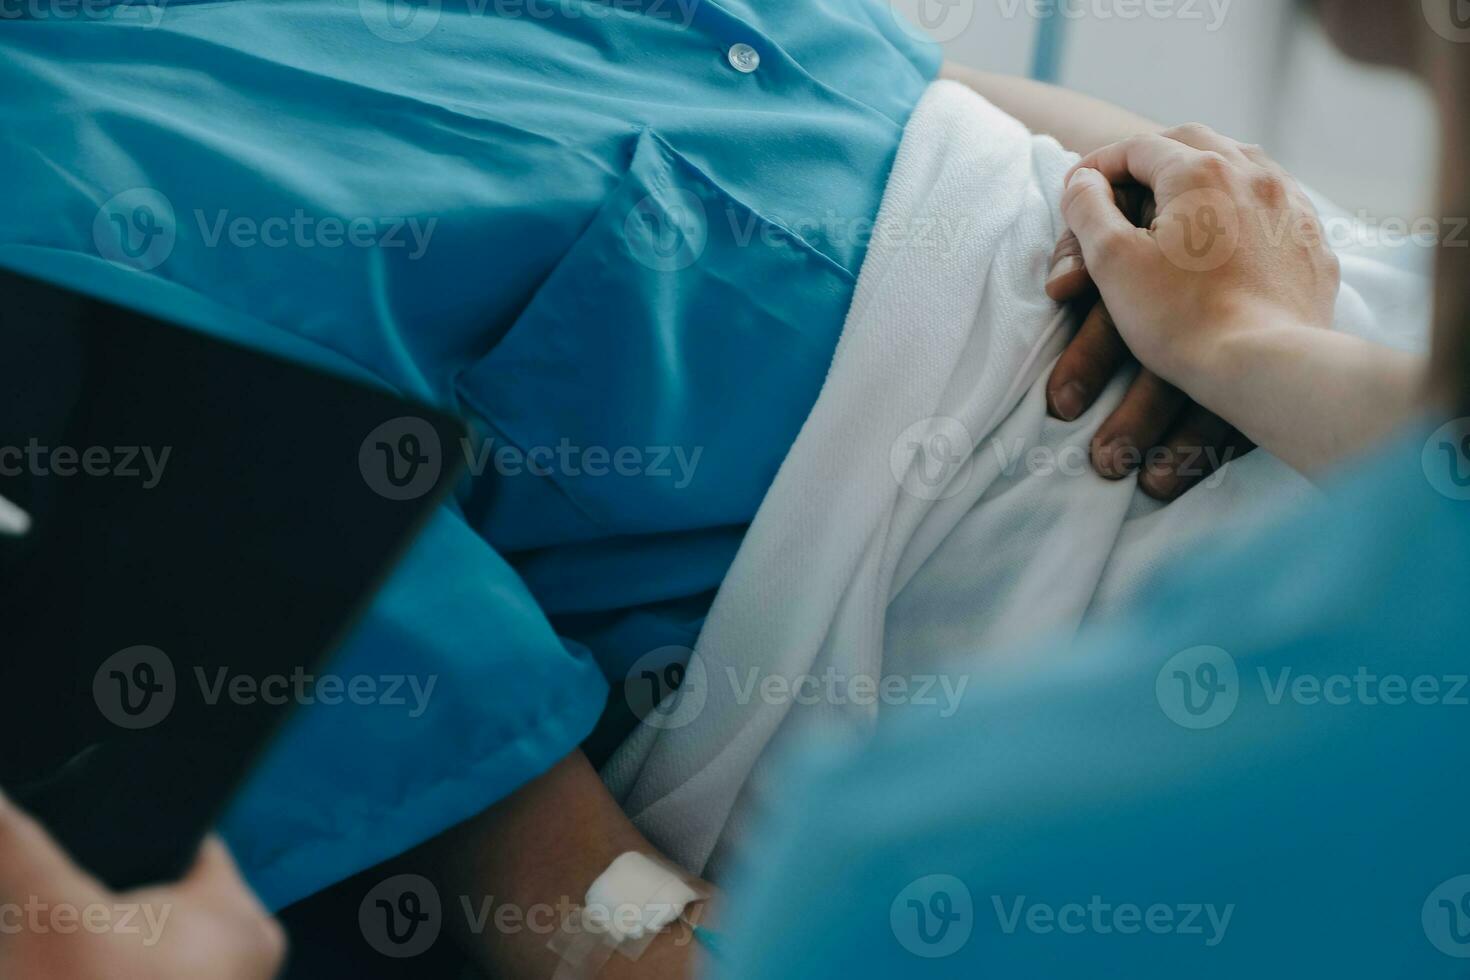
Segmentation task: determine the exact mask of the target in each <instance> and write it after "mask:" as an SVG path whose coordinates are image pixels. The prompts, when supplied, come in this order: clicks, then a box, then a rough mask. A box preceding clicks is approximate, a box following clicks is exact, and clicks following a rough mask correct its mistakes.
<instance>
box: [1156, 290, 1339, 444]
mask: <svg viewBox="0 0 1470 980" xmlns="http://www.w3.org/2000/svg"><path fill="white" fill-rule="evenodd" d="M1217 322H1223V323H1226V324H1228V325H1225V326H1218V327H1215V328H1212V329H1210V330H1208V331H1201V332H1200V334H1199V336H1198V337H1196V338H1195V339H1194V340H1193V342H1191V343H1189V344H1184V345H1180V346H1179V347H1178V348H1177V349H1176V350H1175V351H1174V352H1173V354H1174V356H1173V357H1172V358H1170V361H1171V363H1169V364H1167V365H1166V366H1165V369H1164V370H1162V371H1159V372H1158V373H1159V374H1160V376H1161V377H1163V378H1165V379H1166V380H1167V381H1169V382H1170V383H1171V384H1173V385H1174V386H1175V387H1176V388H1179V389H1180V390H1181V391H1183V392H1184V393H1185V394H1187V395H1189V397H1190V398H1192V399H1194V400H1195V401H1196V402H1198V403H1199V404H1201V405H1204V406H1205V407H1206V408H1209V409H1210V410H1211V411H1212V412H1214V413H1215V414H1217V415H1220V416H1221V417H1224V418H1226V419H1229V418H1231V417H1232V416H1234V415H1237V414H1239V413H1238V409H1237V406H1239V405H1240V403H1241V402H1242V400H1246V401H1249V400H1250V399H1251V398H1253V397H1255V396H1254V395H1253V394H1252V392H1253V388H1254V386H1255V383H1256V382H1259V381H1261V380H1263V379H1264V378H1265V377H1267V376H1268V375H1269V374H1270V372H1271V370H1272V369H1273V368H1274V367H1276V366H1278V365H1280V363H1281V361H1282V359H1283V358H1284V357H1290V356H1291V353H1292V351H1294V350H1300V349H1302V348H1304V347H1307V346H1309V345H1310V336H1311V335H1312V334H1317V333H1320V331H1321V328H1320V327H1318V326H1315V325H1312V324H1307V323H1304V322H1301V321H1300V320H1297V319H1295V318H1293V317H1291V316H1289V315H1287V314H1284V313H1283V312H1281V311H1280V310H1278V309H1270V308H1268V309H1242V310H1240V311H1239V312H1236V313H1233V314H1231V315H1230V316H1229V317H1227V318H1224V320H1223V321H1217Z"/></svg>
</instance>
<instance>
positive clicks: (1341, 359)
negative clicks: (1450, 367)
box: [1176, 325, 1426, 475]
mask: <svg viewBox="0 0 1470 980" xmlns="http://www.w3.org/2000/svg"><path fill="white" fill-rule="evenodd" d="M1195 362H1196V367H1195V368H1194V369H1185V370H1184V371H1182V372H1181V375H1180V377H1179V378H1178V379H1177V381H1176V383H1177V384H1179V385H1180V387H1182V388H1183V389H1184V390H1185V391H1187V392H1188V393H1189V394H1190V395H1191V396H1192V397H1193V398H1194V399H1195V400H1196V401H1198V402H1199V403H1200V404H1202V405H1204V406H1205V407H1207V408H1209V409H1210V410H1211V411H1213V412H1215V413H1216V414H1218V415H1219V416H1220V417H1222V418H1224V419H1226V420H1227V421H1229V422H1230V423H1231V424H1232V425H1234V426H1235V427H1236V428H1238V429H1239V430H1240V431H1241V432H1243V433H1244V434H1245V435H1246V436H1248V437H1249V438H1250V439H1251V440H1253V441H1254V442H1256V443H1257V444H1258V445H1260V446H1262V447H1264V448H1265V449H1267V450H1268V451H1269V452H1271V453H1272V454H1273V455H1275V456H1277V457H1279V458H1280V459H1282V460H1284V461H1285V462H1286V463H1288V464H1289V465H1290V466H1292V467H1293V468H1295V469H1296V470H1298V471H1299V472H1302V473H1304V474H1307V475H1312V474H1314V473H1318V472H1320V471H1322V470H1324V469H1326V468H1328V467H1330V466H1332V465H1333V464H1335V463H1337V462H1339V461H1341V460H1344V459H1347V458H1349V457H1351V456H1354V455H1357V454H1359V453H1361V452H1364V451H1366V450H1368V449H1369V448H1371V447H1372V446H1373V445H1375V444H1377V443H1379V442H1381V441H1382V440H1383V439H1384V438H1385V437H1387V436H1389V435H1391V434H1392V433H1393V431H1394V430H1396V429H1397V428H1399V427H1400V426H1402V425H1404V424H1406V423H1407V422H1408V421H1410V420H1411V419H1412V418H1413V417H1414V415H1415V414H1416V412H1417V411H1418V410H1419V407H1420V405H1421V404H1422V403H1421V398H1422V392H1423V385H1424V372H1425V368H1426V362H1425V361H1424V360H1423V359H1422V358H1419V357H1415V356H1413V355H1410V354H1405V353H1402V352H1399V351H1394V350H1391V349H1389V348H1386V347H1381V346H1379V345H1377V344H1373V343H1370V342H1368V341H1366V340H1361V339H1359V338H1357V337H1352V336H1349V335H1347V334H1341V333H1334V332H1332V331H1329V330H1323V329H1321V328H1318V327H1309V326H1298V325H1290V326H1281V325H1263V326H1261V327H1260V328H1259V329H1255V330H1251V331H1242V332H1240V333H1237V334H1232V335H1230V336H1229V337H1228V339H1226V340H1224V341H1222V342H1221V343H1220V344H1219V346H1218V347H1217V348H1216V349H1214V350H1212V351H1209V352H1205V353H1202V354H1201V355H1198V356H1197V357H1196V358H1195Z"/></svg>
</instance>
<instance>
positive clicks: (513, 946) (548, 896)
mask: <svg viewBox="0 0 1470 980" xmlns="http://www.w3.org/2000/svg"><path fill="white" fill-rule="evenodd" d="M625 851H642V852H644V853H648V854H656V853H657V852H656V851H655V849H654V847H653V845H652V844H650V843H649V842H648V840H647V839H646V838H644V837H643V835H642V834H640V833H639V832H638V830H637V829H636V828H635V827H634V826H633V824H632V822H631V821H629V820H628V818H627V816H626V815H624V813H623V811H622V809H621V808H620V807H619V806H618V805H617V802H616V801H615V800H613V798H612V797H611V795H609V794H608V792H607V790H606V788H605V787H604V786H603V784H602V781H601V779H600V778H599V777H598V775H597V772H596V770H594V769H593V768H592V766H591V765H590V764H589V763H588V762H587V759H586V757H585V756H584V755H583V754H582V753H581V752H580V751H577V752H573V753H572V754H571V755H570V756H568V757H567V758H566V759H564V760H562V761H561V762H560V763H558V764H557V765H556V766H555V767H554V768H553V769H552V770H551V771H549V772H547V773H545V774H544V775H542V776H540V777H539V778H537V779H536V780H534V781H533V782H531V783H529V784H527V785H526V786H524V787H522V788H521V789H520V790H519V791H517V792H516V793H515V794H513V795H512V796H510V797H508V798H507V799H505V800H503V801H501V802H500V803H498V804H496V805H495V806H494V807H491V808H490V809H489V810H487V811H486V812H485V813H483V814H481V815H480V816H478V817H476V818H474V819H472V820H469V821H467V822H465V823H463V824H461V825H460V826H458V827H456V828H454V829H453V830H450V831H448V832H447V833H445V834H443V835H441V836H440V837H438V838H437V839H435V840H434V841H432V842H430V843H429V844H427V845H425V846H424V847H423V848H421V849H420V850H419V851H417V852H415V853H414V854H413V855H410V856H409V858H408V859H407V860H408V861H409V862H410V863H411V864H413V865H415V866H417V867H419V868H420V869H422V870H423V871H424V872H425V873H426V874H427V875H428V877H429V878H430V879H431V880H433V882H434V884H435V886H436V887H437V888H438V889H439V891H440V896H441V899H442V901H443V903H444V907H445V915H446V919H447V921H448V922H449V923H451V924H452V927H453V928H454V929H456V930H457V932H458V937H457V938H458V939H459V940H460V942H461V945H462V946H463V947H464V948H465V950H466V951H467V952H468V953H469V954H470V956H471V957H472V958H473V959H474V960H475V962H476V964H477V965H478V966H479V967H480V969H481V970H482V971H483V972H484V973H485V974H486V975H487V976H493V977H503V978H507V980H541V978H548V977H551V976H552V974H553V973H554V972H555V970H556V967H557V964H558V962H559V959H558V957H557V955H556V954H555V953H553V952H552V951H551V950H550V949H549V948H547V943H548V942H549V941H550V940H551V938H552V931H553V930H554V929H555V927H556V926H557V925H558V924H559V923H560V922H561V920H562V919H563V918H565V916H566V915H567V913H568V912H569V910H570V907H571V906H573V905H580V904H581V902H582V899H583V897H584V896H585V895H586V893H587V888H588V886H589V885H591V884H592V882H593V881H594V880H595V879H596V878H597V876H598V875H600V874H601V873H602V872H603V871H604V870H605V869H606V868H607V866H608V865H609V864H611V863H612V861H613V859H614V858H616V857H617V856H618V855H619V854H622V853H624V852H625ZM465 901H468V908H469V910H470V912H472V913H473V914H472V915H470V914H466V910H465V908H464V907H463V903H464V902H465ZM505 907H511V908H513V909H514V910H515V911H516V913H517V915H516V917H515V918H514V919H507V920H506V921H509V922H513V923H514V925H515V927H514V928H510V927H503V926H497V921H498V920H497V917H496V913H497V910H500V909H502V908H505ZM486 910H488V915H485V916H483V921H480V918H481V917H482V913H483V912H485V911H486ZM694 954H695V950H694V948H693V947H692V946H691V945H690V937H689V935H688V933H687V931H679V930H672V931H670V932H668V933H666V934H664V935H662V936H660V937H659V938H658V940H656V941H655V943H654V944H653V945H652V946H650V947H649V949H648V950H646V951H645V952H644V954H643V955H642V956H641V957H640V958H639V960H638V961H637V962H636V963H635V962H632V961H630V960H628V959H626V958H624V957H621V956H614V957H613V959H612V960H611V961H610V962H609V963H608V965H607V967H606V968H605V969H604V970H603V971H602V972H601V973H600V974H599V976H601V977H604V978H607V980H619V978H621V977H623V976H629V977H631V976H638V977H649V978H655V980H664V978H676V977H677V978H682V977H686V976H689V975H690V974H691V972H692V968H693V957H694Z"/></svg>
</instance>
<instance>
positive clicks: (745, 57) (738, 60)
mask: <svg viewBox="0 0 1470 980" xmlns="http://www.w3.org/2000/svg"><path fill="white" fill-rule="evenodd" d="M760 66H761V53H760V52H759V51H757V50H756V49H755V48H752V47H751V46H750V45H748V44H736V45H732V46H731V48H730V67H731V68H734V69H735V70H736V71H738V72H744V73H745V74H747V75H749V74H750V73H751V72H753V71H755V70H756V69H757V68H759V67H760Z"/></svg>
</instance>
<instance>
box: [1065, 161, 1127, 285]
mask: <svg viewBox="0 0 1470 980" xmlns="http://www.w3.org/2000/svg"><path fill="white" fill-rule="evenodd" d="M1062 216H1063V217H1064V218H1066V220H1067V227H1069V228H1071V229H1072V232H1073V234H1075V235H1076V236H1077V240H1078V241H1079V242H1081V243H1082V254H1083V256H1084V257H1085V258H1086V260H1087V265H1088V267H1089V268H1091V269H1093V270H1099V269H1101V268H1102V266H1103V265H1104V264H1106V262H1107V261H1108V259H1109V257H1110V256H1111V255H1112V254H1113V253H1114V252H1115V251H1116V249H1117V247H1118V245H1119V244H1120V243H1124V242H1129V241H1132V239H1133V236H1134V233H1135V232H1136V231H1137V229H1136V228H1135V227H1134V225H1133V222H1131V221H1129V220H1128V217H1127V216H1126V215H1125V214H1123V212H1122V211H1121V210H1119V209H1118V202H1117V199H1116V198H1115V197H1114V195H1113V185H1112V184H1110V183H1109V182H1108V180H1107V178H1106V177H1104V176H1103V175H1102V174H1101V173H1099V172H1098V171H1096V170H1091V169H1088V168H1083V169H1080V170H1078V171H1077V172H1076V173H1074V174H1072V177H1071V180H1069V181H1068V183H1067V190H1066V192H1065V193H1064V194H1063V195H1062Z"/></svg>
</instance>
